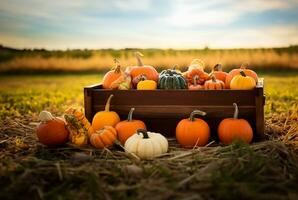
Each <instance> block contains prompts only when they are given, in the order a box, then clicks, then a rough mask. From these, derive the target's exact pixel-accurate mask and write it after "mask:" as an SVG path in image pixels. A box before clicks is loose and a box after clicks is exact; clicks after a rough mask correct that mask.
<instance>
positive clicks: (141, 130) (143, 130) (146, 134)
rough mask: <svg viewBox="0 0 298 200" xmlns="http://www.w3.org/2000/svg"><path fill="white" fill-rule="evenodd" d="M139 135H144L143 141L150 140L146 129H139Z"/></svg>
mask: <svg viewBox="0 0 298 200" xmlns="http://www.w3.org/2000/svg"><path fill="white" fill-rule="evenodd" d="M137 133H138V134H140V133H142V134H143V139H148V138H149V136H148V133H147V131H146V130H145V129H141V128H139V129H138V130H137Z"/></svg>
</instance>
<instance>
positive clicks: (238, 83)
mask: <svg viewBox="0 0 298 200" xmlns="http://www.w3.org/2000/svg"><path fill="white" fill-rule="evenodd" d="M255 87H256V82H255V80H254V79H253V78H252V77H250V76H246V75H245V73H244V71H240V75H236V76H235V77H234V78H233V79H232V81H231V84H230V88H231V89H232V90H251V89H254V88H255Z"/></svg>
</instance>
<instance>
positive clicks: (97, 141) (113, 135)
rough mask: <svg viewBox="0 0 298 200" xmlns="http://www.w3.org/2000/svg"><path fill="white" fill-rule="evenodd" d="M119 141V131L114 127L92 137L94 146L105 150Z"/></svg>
mask: <svg viewBox="0 0 298 200" xmlns="http://www.w3.org/2000/svg"><path fill="white" fill-rule="evenodd" d="M116 139H117V131H116V129H115V128H113V127H112V126H105V127H103V128H102V129H100V130H98V131H96V132H95V133H93V134H92V135H91V137H90V143H91V144H92V146H94V147H96V148H98V149H103V148H108V147H111V146H112V145H113V144H114V143H115V142H116Z"/></svg>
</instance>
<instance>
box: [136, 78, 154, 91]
mask: <svg viewBox="0 0 298 200" xmlns="http://www.w3.org/2000/svg"><path fill="white" fill-rule="evenodd" d="M156 88H157V83H156V82H155V81H153V80H147V78H145V77H143V78H141V79H140V81H139V82H138V84H137V90H156Z"/></svg>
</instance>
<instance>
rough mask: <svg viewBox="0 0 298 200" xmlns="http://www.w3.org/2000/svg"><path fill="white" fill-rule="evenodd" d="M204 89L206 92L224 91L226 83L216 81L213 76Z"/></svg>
mask: <svg viewBox="0 0 298 200" xmlns="http://www.w3.org/2000/svg"><path fill="white" fill-rule="evenodd" d="M204 88H205V89H206V90H222V89H224V88H225V83H224V82H222V81H221V80H218V79H216V78H215V76H214V75H212V76H211V80H209V81H206V82H205V84H204Z"/></svg>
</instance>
